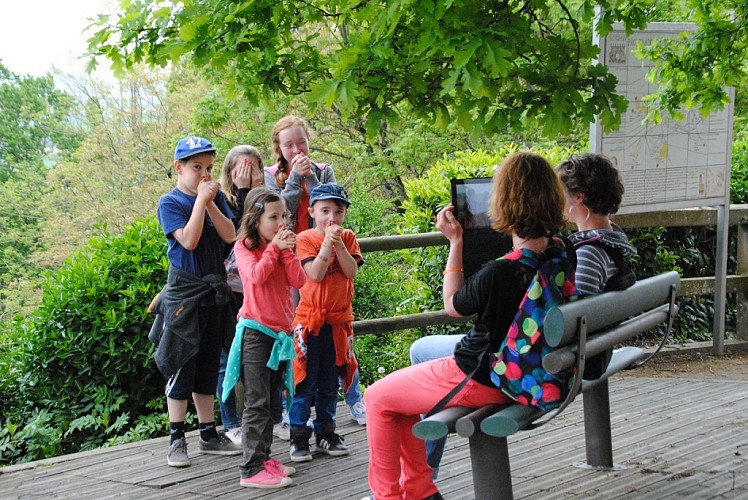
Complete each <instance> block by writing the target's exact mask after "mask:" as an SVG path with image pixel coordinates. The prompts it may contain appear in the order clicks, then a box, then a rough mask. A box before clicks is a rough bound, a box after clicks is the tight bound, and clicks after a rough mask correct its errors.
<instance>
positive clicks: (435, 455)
mask: <svg viewBox="0 0 748 500" xmlns="http://www.w3.org/2000/svg"><path fill="white" fill-rule="evenodd" d="M462 337H464V335H461V334H460V335H429V336H427V337H421V338H420V339H418V340H416V341H415V342H413V343H412V344H411V346H410V364H411V365H416V364H418V363H423V362H425V361H431V360H432V359H438V358H444V357H447V356H452V355H453V354H454V352H455V344H456V343H457V342H459V341H460V339H462ZM446 444H447V437H446V436H445V437H443V438H441V439H435V440H429V441H426V457H427V458H426V462H428V464H429V467H431V469H432V470H433V479H436V477H437V475H438V474H439V464H440V463H441V461H442V455H443V454H444V446H445V445H446Z"/></svg>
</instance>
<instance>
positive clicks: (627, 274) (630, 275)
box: [574, 237, 636, 292]
mask: <svg viewBox="0 0 748 500" xmlns="http://www.w3.org/2000/svg"><path fill="white" fill-rule="evenodd" d="M582 245H593V246H596V247H597V248H601V249H602V250H604V251H605V253H606V254H608V257H610V260H612V261H613V263H615V265H616V269H618V272H617V273H616V274H614V275H613V276H611V277H610V279H609V280H608V282H607V283H606V284H605V288H603V292H613V291H616V290H626V289H627V288H629V287H630V286H631V285H633V284H634V283H636V274H634V271H632V270H631V262H630V261H629V260H628V259H624V258H623V256H622V255H621V251H620V250H618V249H617V248H615V247H612V246H610V245H608V244H607V243H605V242H604V241H603V240H602V239H600V237H597V238H591V239H589V240H583V241H578V242H576V243H574V248H579V247H581V246H582Z"/></svg>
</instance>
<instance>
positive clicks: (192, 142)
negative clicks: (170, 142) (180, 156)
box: [186, 137, 202, 149]
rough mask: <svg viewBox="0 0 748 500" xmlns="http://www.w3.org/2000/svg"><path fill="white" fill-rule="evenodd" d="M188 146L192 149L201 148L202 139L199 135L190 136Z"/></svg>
mask: <svg viewBox="0 0 748 500" xmlns="http://www.w3.org/2000/svg"><path fill="white" fill-rule="evenodd" d="M186 144H187V147H188V148H190V149H195V148H199V147H200V146H201V145H202V141H201V140H200V138H199V137H190V138H189V139H187V141H186Z"/></svg>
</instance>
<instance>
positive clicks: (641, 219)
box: [353, 205, 748, 340]
mask: <svg viewBox="0 0 748 500" xmlns="http://www.w3.org/2000/svg"><path fill="white" fill-rule="evenodd" d="M613 220H614V221H615V222H616V224H618V225H620V226H621V227H623V228H624V229H630V228H641V227H659V226H664V227H690V226H694V227H695V226H716V225H717V210H716V209H714V208H699V209H683V210H664V211H658V212H643V213H638V214H627V215H616V216H615V217H614V218H613ZM729 225H730V229H731V230H733V228H736V230H737V235H738V240H737V243H738V244H737V255H736V258H737V274H734V275H728V276H727V286H726V291H727V293H728V294H737V323H736V328H735V330H736V337H737V338H738V339H740V340H748V205H732V206H731V207H730V218H729ZM359 244H360V246H361V251H362V252H365V253H366V252H380V251H387V250H401V249H407V248H422V247H428V246H438V245H446V244H447V239H446V238H445V237H444V236H443V235H442V234H441V233H421V234H409V235H397V236H377V237H373V238H360V239H359ZM714 288H715V278H714V276H704V277H699V278H684V279H683V280H682V284H681V294H680V295H681V297H695V296H699V295H711V294H714ZM469 319H470V318H452V317H450V316H447V314H446V313H445V312H444V311H443V310H442V311H430V312H424V313H418V314H406V315H402V316H394V317H389V318H376V319H368V320H360V321H354V322H353V330H354V332H355V333H356V335H361V334H364V333H375V334H376V333H384V332H391V331H396V330H405V329H408V328H420V327H425V326H432V325H444V324H452V323H461V322H465V321H468V320H469Z"/></svg>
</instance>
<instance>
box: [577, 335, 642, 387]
mask: <svg viewBox="0 0 748 500" xmlns="http://www.w3.org/2000/svg"><path fill="white" fill-rule="evenodd" d="M646 355H647V353H646V352H644V349H641V348H639V347H634V346H626V347H624V348H622V349H616V350H615V351H613V356H611V358H610V363H608V368H607V369H606V370H605V373H603V374H602V375H601V376H600V378H597V379H595V380H582V392H584V391H586V390H588V389H592V388H593V387H594V386H596V385H598V384H599V383H601V382H603V381H604V380H608V379H609V378H610V377H612V376H613V375H615V374H616V373H618V372H620V371H623V370H625V369H627V368H628V367H629V366H631V365H633V364H634V363H636V362H637V361H639V360H641V359H642V358H644V356H646Z"/></svg>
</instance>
